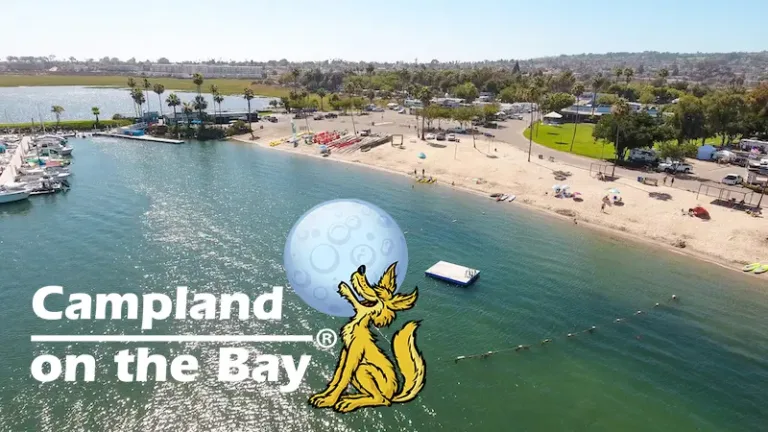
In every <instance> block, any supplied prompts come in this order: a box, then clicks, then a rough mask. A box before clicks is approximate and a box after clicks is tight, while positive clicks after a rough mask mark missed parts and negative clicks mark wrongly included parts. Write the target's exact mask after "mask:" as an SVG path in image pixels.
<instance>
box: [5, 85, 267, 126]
mask: <svg viewBox="0 0 768 432" xmlns="http://www.w3.org/2000/svg"><path fill="white" fill-rule="evenodd" d="M204 87H207V86H204ZM171 93H176V95H178V96H179V99H180V100H181V101H182V102H191V101H192V100H193V99H194V98H195V96H197V93H194V92H183V91H174V90H166V91H165V93H163V94H162V95H161V96H160V100H158V97H157V93H154V92H153V91H151V90H150V91H149V93H148V97H147V99H149V109H150V111H157V112H160V107H159V104H160V101H162V105H163V106H162V111H163V112H164V113H171V112H173V110H172V109H171V108H169V107H168V106H167V105H166V104H165V99H166V98H167V97H168V95H169V94H171ZM203 97H205V100H206V101H207V102H208V111H210V112H213V96H212V95H211V94H210V93H203ZM272 99H273V98H266V97H256V98H254V99H252V100H251V110H253V111H258V110H262V109H268V108H269V101H270V100H272ZM53 105H60V106H61V107H63V108H64V112H63V113H62V114H61V120H62V121H64V120H88V119H94V120H95V117H94V116H93V114H92V112H91V108H92V107H94V106H95V107H98V108H99V111H100V113H101V115H100V116H99V118H100V119H102V120H104V119H111V118H112V116H113V115H115V114H120V115H122V116H126V117H132V116H135V115H136V109H135V105H134V103H133V100H132V99H131V97H130V94H129V89H128V88H124V89H120V88H104V87H84V86H41V87H0V123H28V122H30V121H32V120H34V121H35V122H39V121H40V119H42V120H43V121H51V122H52V121H56V116H55V115H54V114H53V113H52V112H51V106H53ZM144 109H145V110H146V109H147V105H146V104H145V105H144ZM216 109H217V110H218V109H219V107H218V104H217V105H216ZM221 109H222V111H233V112H245V111H247V110H248V103H247V102H246V101H245V99H243V97H242V96H224V100H223V101H222V102H221ZM176 110H177V111H178V112H181V107H180V106H179V107H176Z"/></svg>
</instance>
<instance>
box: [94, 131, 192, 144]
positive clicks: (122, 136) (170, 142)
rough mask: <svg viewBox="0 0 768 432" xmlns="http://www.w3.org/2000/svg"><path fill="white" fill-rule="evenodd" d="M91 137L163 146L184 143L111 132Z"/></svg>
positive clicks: (98, 133)
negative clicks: (152, 143) (153, 143)
mask: <svg viewBox="0 0 768 432" xmlns="http://www.w3.org/2000/svg"><path fill="white" fill-rule="evenodd" d="M93 136H103V137H110V138H124V139H130V140H134V141H145V142H156V143H164V144H184V141H182V140H175V139H170V138H155V137H152V136H147V135H140V136H134V135H124V134H119V133H112V132H94V133H93Z"/></svg>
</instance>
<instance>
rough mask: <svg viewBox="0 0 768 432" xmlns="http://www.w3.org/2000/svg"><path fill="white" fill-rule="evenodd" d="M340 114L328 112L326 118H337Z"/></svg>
mask: <svg viewBox="0 0 768 432" xmlns="http://www.w3.org/2000/svg"><path fill="white" fill-rule="evenodd" d="M338 116H339V115H338V114H336V113H328V114H326V115H325V118H327V119H332V118H336V117H338Z"/></svg>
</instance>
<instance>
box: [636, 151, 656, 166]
mask: <svg viewBox="0 0 768 432" xmlns="http://www.w3.org/2000/svg"><path fill="white" fill-rule="evenodd" d="M658 159H659V157H658V156H657V155H656V152H655V151H654V150H653V149H646V148H634V149H632V150H630V151H629V161H630V162H634V163H638V164H652V163H654V162H656V161H658Z"/></svg>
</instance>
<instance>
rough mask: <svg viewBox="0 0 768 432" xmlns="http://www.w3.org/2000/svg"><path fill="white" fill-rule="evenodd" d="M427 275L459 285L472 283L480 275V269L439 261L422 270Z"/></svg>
mask: <svg viewBox="0 0 768 432" xmlns="http://www.w3.org/2000/svg"><path fill="white" fill-rule="evenodd" d="M424 273H425V274H426V275H427V276H430V277H433V278H435V279H439V280H442V281H445V282H449V283H453V284H456V285H460V286H469V285H472V284H473V283H474V282H475V280H477V278H478V277H479V276H480V270H475V269H472V268H469V267H464V266H460V265H458V264H453V263H449V262H447V261H439V262H438V263H437V264H435V265H433V266H432V267H430V268H428V269H427V271H425V272H424Z"/></svg>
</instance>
